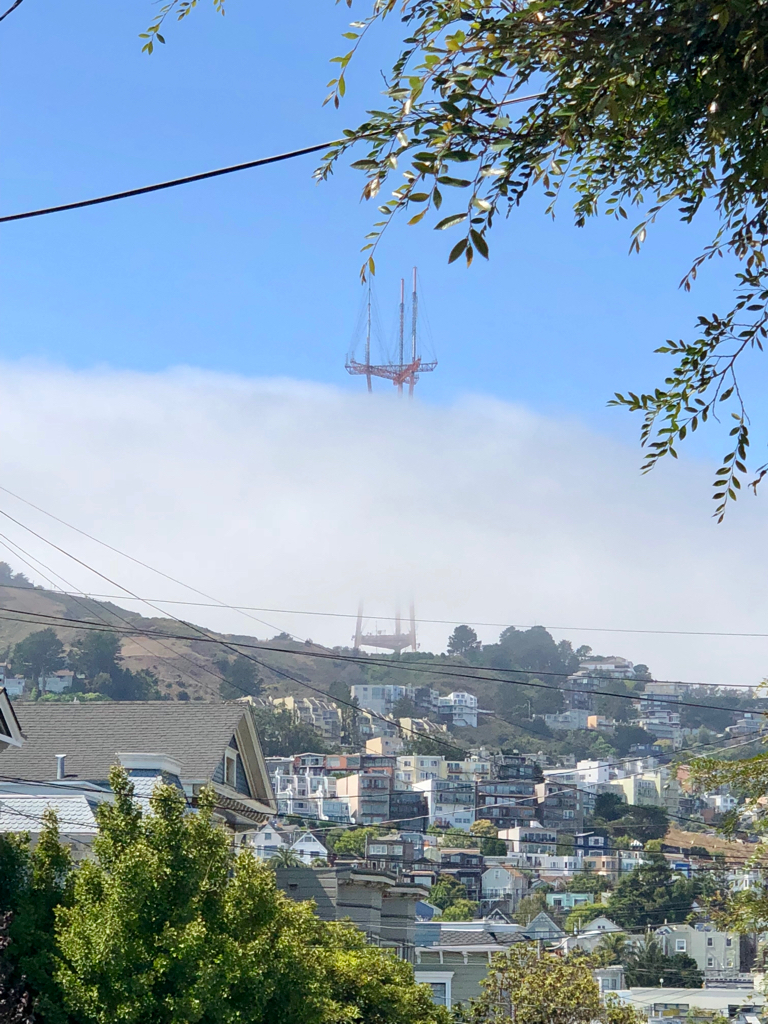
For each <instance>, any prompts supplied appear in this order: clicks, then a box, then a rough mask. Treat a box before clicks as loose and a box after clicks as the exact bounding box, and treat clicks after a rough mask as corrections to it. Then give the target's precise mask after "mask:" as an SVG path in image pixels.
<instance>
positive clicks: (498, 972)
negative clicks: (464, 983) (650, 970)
mask: <svg viewBox="0 0 768 1024" xmlns="http://www.w3.org/2000/svg"><path fill="white" fill-rule="evenodd" d="M592 967H593V962H592V960H590V958H588V957H585V956H583V955H571V956H565V957H563V956H555V955H553V954H552V953H544V954H543V955H542V954H541V953H540V952H539V950H538V949H537V947H536V945H535V944H534V943H519V944H517V945H514V946H512V947H511V948H510V950H509V951H508V952H507V953H497V954H496V955H495V956H494V958H493V961H492V964H491V969H490V970H489V972H488V976H487V977H486V978H485V979H484V980H483V981H482V982H481V986H482V995H481V996H480V998H479V999H476V1000H472V1001H471V1003H470V1006H469V1008H468V1011H467V1012H466V1014H465V1015H464V1016H463V1020H464V1021H465V1022H467V1024H542V1022H545V1021H546V1022H547V1024H597V1022H601V1024H640V1018H639V1017H638V1015H637V1013H636V1011H635V1010H633V1009H632V1008H630V1007H628V1006H623V1005H620V1004H618V1003H614V1002H612V1001H610V1000H606V1001H605V1002H603V1000H602V999H601V998H600V990H599V987H598V984H597V982H596V981H595V979H594V978H593V977H592Z"/></svg>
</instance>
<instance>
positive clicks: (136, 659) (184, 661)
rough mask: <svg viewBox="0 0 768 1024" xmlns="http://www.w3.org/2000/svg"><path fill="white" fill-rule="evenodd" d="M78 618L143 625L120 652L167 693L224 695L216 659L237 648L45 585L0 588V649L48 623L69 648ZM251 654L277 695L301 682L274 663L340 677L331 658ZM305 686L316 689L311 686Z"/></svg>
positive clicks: (243, 638) (303, 676)
mask: <svg viewBox="0 0 768 1024" xmlns="http://www.w3.org/2000/svg"><path fill="white" fill-rule="evenodd" d="M62 619H66V620H74V621H73V622H72V623H71V624H69V623H66V624H65V623H62V622H61V620H62ZM77 622H83V623H88V622H90V623H94V622H99V623H104V626H105V628H107V627H112V628H114V629H115V631H116V632H118V633H119V632H121V631H122V630H125V629H129V628H130V629H137V630H141V634H140V635H138V636H135V637H133V636H131V637H123V638H121V644H120V653H121V657H122V664H123V665H124V666H125V667H126V668H128V669H130V670H131V671H134V672H137V671H139V670H141V669H149V670H151V671H152V672H154V673H155V675H156V676H157V677H158V679H159V680H160V690H161V693H163V695H164V696H168V697H170V698H172V699H174V698H178V697H179V694H180V693H183V692H184V691H186V693H187V694H188V696H189V698H190V699H198V700H200V699H202V700H214V699H218V697H219V685H220V683H221V673H220V671H219V669H218V668H217V665H216V662H217V661H218V660H219V659H221V658H222V657H227V656H231V652H229V651H227V649H226V648H225V647H224V646H220V645H218V644H214V643H210V642H207V641H204V640H200V639H198V640H195V636H196V631H195V630H194V628H192V627H191V626H185V625H182V624H180V623H179V622H177V621H175V620H173V619H166V618H161V617H152V618H149V617H146V616H143V615H140V614H138V613H136V612H134V611H130V610H126V609H124V608H120V607H118V606H117V605H116V604H113V603H111V602H105V601H96V600H91V599H88V598H81V597H78V598H74V597H70V596H67V595H63V594H59V593H55V592H53V591H49V590H44V589H42V588H31V587H30V588H25V587H18V586H15V587H1V588H0V652H3V651H7V650H8V649H9V648H12V647H13V646H14V645H15V644H17V643H18V642H19V641H20V640H23V639H24V638H25V637H27V636H28V635H29V634H30V633H34V632H36V631H37V630H40V629H43V628H46V627H51V628H53V629H54V630H55V632H56V634H57V636H58V637H59V639H60V640H61V641H62V643H64V645H65V647H66V648H67V649H69V648H70V647H71V646H72V644H73V643H74V642H75V640H76V639H77V637H78V636H81V635H82V634H83V632H84V630H83V629H82V628H78V627H77V625H76V623H77ZM201 628H202V627H201ZM205 632H206V633H207V634H208V635H209V636H211V637H215V638H216V639H219V640H222V641H224V642H225V643H238V642H240V643H246V644H255V643H265V641H264V640H263V638H262V639H259V638H257V637H253V636H248V635H225V634H221V633H214V632H212V631H209V630H207V629H206V630H205ZM153 633H173V634H176V635H178V634H184V633H186V634H187V635H188V637H187V638H184V639H170V638H165V637H164V638H158V637H155V636H152V634H153ZM275 646H280V647H283V648H285V647H291V646H295V647H296V648H297V649H299V648H301V647H302V646H303V645H300V644H293V643H292V642H290V641H285V640H284V639H281V640H280V641H279V644H275ZM321 650H322V649H321ZM249 653H251V654H252V656H253V657H256V658H258V659H259V661H260V662H261V661H263V662H264V667H260V668H259V674H260V675H261V676H262V677H263V679H264V683H265V686H266V689H267V690H268V691H269V692H272V693H274V694H275V695H278V694H282V693H290V692H298V690H299V687H298V686H297V684H296V683H293V682H291V681H288V680H285V679H283V678H282V677H280V676H279V675H277V674H276V673H274V672H272V671H271V670H270V666H275V667H279V668H280V669H281V670H282V671H284V672H286V673H288V674H290V675H294V676H296V678H297V679H300V680H302V681H310V677H311V681H312V685H318V686H320V687H322V688H323V689H326V688H327V686H328V685H329V684H330V683H331V682H332V681H333V680H334V679H338V677H339V672H338V671H335V670H334V669H333V668H332V665H331V663H323V662H321V663H320V664H319V665H318V664H316V663H314V662H313V663H311V665H310V664H308V659H306V658H299V657H294V656H291V655H290V654H284V653H282V652H280V653H271V652H266V653H263V652H261V651H253V652H249ZM308 670H309V671H308ZM353 672H354V668H353ZM301 689H304V692H310V691H308V690H306V688H301Z"/></svg>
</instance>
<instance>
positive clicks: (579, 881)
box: [565, 871, 611, 896]
mask: <svg viewBox="0 0 768 1024" xmlns="http://www.w3.org/2000/svg"><path fill="white" fill-rule="evenodd" d="M610 888H611V883H610V882H609V881H608V879H607V878H605V876H604V875H598V874H597V872H595V871H579V872H578V873H577V874H575V875H573V876H572V877H571V878H569V879H568V881H567V882H566V883H565V891H566V892H591V893H593V894H594V895H595V896H597V895H598V894H599V893H601V892H607V891H608V890H609V889H610Z"/></svg>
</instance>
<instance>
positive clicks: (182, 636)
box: [0, 509, 762, 724]
mask: <svg viewBox="0 0 768 1024" xmlns="http://www.w3.org/2000/svg"><path fill="white" fill-rule="evenodd" d="M0 515H7V513H5V512H3V511H2V509H0ZM9 518H10V517H9ZM13 521H14V522H16V523H18V520H13ZM19 525H22V526H23V524H19ZM24 529H29V528H28V527H24ZM31 532H32V533H34V531H31ZM35 536H36V537H38V538H40V539H41V540H44V541H45V538H44V537H41V535H40V534H37V533H35ZM45 542H46V543H48V544H52V542H51V541H45ZM52 546H53V547H55V548H56V549H57V550H58V551H61V552H62V553H63V554H68V552H66V551H64V549H63V548H59V547H58V545H55V544H53V545H52ZM69 557H70V558H73V559H74V560H75V561H77V562H79V564H80V565H83V566H86V563H84V562H82V561H81V560H80V559H78V558H76V557H75V556H74V555H69ZM86 568H90V566H86ZM91 571H92V572H96V573H97V574H98V575H100V573H98V570H96V569H91ZM117 585H118V586H119V584H117ZM133 596H134V597H135V599H136V600H138V601H143V602H145V603H148V604H149V603H150V602H149V601H148V600H147V599H146V598H140V597H138V596H137V595H133ZM150 606H151V607H154V606H153V605H150ZM13 610H14V609H0V617H5V618H6V619H8V620H9V621H25V620H23V619H19V618H17V617H16V616H13V615H7V614H6V612H7V611H13ZM155 610H156V611H158V612H159V613H160V614H161V615H162V616H163V617H164V618H172V619H173V620H174V621H175V622H178V623H179V624H180V625H182V626H185V627H187V628H188V629H190V630H192V631H194V632H195V633H197V634H198V635H197V636H191V635H190V634H189V633H170V632H159V631H156V630H145V629H141V628H140V627H138V626H133V627H131V629H130V630H121V629H119V628H118V627H115V631H117V632H126V633H132V634H135V635H137V636H146V637H164V638H166V639H170V640H191V641H194V642H195V643H212V644H218V645H220V646H222V647H226V648H227V649H228V650H230V651H232V652H233V653H234V654H242V651H243V650H258V651H264V652H265V653H267V654H269V653H270V652H271V653H274V654H288V655H295V656H296V657H302V658H320V659H322V660H326V661H339V662H348V663H351V664H356V665H363V666H374V667H386V668H393V669H396V670H400V671H405V672H410V673H421V674H428V675H437V676H442V677H443V678H444V679H467V680H470V681H472V682H475V683H506V684H509V685H513V686H526V687H531V688H533V689H544V690H557V691H558V692H560V693H580V694H585V693H586V694H590V695H592V696H595V697H617V698H619V699H621V700H631V701H638V702H640V703H650V704H664V705H669V706H671V707H674V708H678V707H688V708H705V709H708V710H712V711H727V712H729V713H731V714H736V713H737V712H738V710H739V709H738V708H733V707H726V706H725V705H722V704H706V703H702V702H701V701H690V700H675V699H672V698H670V697H669V696H664V695H660V696H656V697H654V696H650V695H648V694H644V693H616V692H614V691H612V690H587V689H584V688H579V687H569V686H558V685H557V684H554V683H543V682H541V681H540V680H539V678H538V677H539V676H542V675H546V676H559V677H565V678H570V674H569V673H567V672H552V671H542V670H540V669H518V668H510V669H504V668H484V667H483V666H477V667H476V668H475V669H474V673H473V672H472V671H471V669H472V666H464V668H463V670H459V669H457V667H456V666H453V665H446V666H434V667H432V666H428V665H423V664H419V663H415V662H403V661H395V660H387V659H383V658H374V657H367V656H366V657H357V656H355V655H351V654H343V653H341V652H334V651H328V650H317V649H314V650H302V649H301V648H291V647H276V646H274V644H271V643H245V642H244V641H239V640H232V641H228V640H224V639H221V638H220V637H217V636H214V635H213V634H211V633H208V632H207V631H206V630H204V629H202V628H201V627H199V626H196V625H194V623H190V622H186V621H185V620H183V619H179V618H178V617H177V616H174V615H170V614H169V613H165V612H163V610H162V609H160V608H155ZM17 614H18V615H26V616H31V617H33V618H34V619H41V620H46V622H49V623H50V622H53V623H65V624H67V627H68V628H71V629H79V628H84V629H89V628H97V629H98V628H104V627H103V626H102V624H101V623H98V622H93V621H89V620H87V619H85V620H84V619H72V618H68V617H66V616H59V615H54V614H52V613H48V612H32V611H22V610H19V611H18V613H17ZM108 628H111V627H108ZM243 657H246V655H243ZM259 664H263V667H264V668H266V669H268V670H269V671H270V672H277V671H278V670H277V669H276V668H275V667H274V666H272V665H269V664H266V663H262V662H259ZM479 672H484V673H496V674H490V675H489V674H486V675H478V674H476V673H479ZM502 672H503V673H508V674H511V675H528V676H533V679H510V678H507V677H506V675H505V676H500V675H498V673H502ZM295 681H296V682H299V683H300V684H301V685H302V686H304V685H307V684H305V683H304V682H303V681H302V680H295ZM604 681H605V682H609V681H610V680H609V679H607V678H606V679H605V680H604ZM647 681H648V682H656V683H660V682H670V680H662V679H653V680H647ZM674 681H675V682H682V681H681V680H674ZM683 685H686V686H713V685H716V684H712V683H693V682H684V683H683ZM318 692H321V693H322V695H323V696H324V697H326V698H328V693H327V692H326V691H324V690H323V691H318ZM333 699H334V700H336V701H337V702H341V703H344V702H343V701H340V699H339V698H336V697H334V698H333ZM350 706H354V707H355V708H356V709H357V710H359V711H368V713H369V714H373V712H371V711H369V710H368V709H366V708H362V707H360V706H359V705H350ZM760 713H762V712H760ZM374 717H377V716H375V715H374ZM378 717H382V716H378ZM488 717H497V716H493V715H489V716H488ZM384 720H385V721H387V722H389V721H390V719H388V718H385V719H384ZM507 724H510V723H507Z"/></svg>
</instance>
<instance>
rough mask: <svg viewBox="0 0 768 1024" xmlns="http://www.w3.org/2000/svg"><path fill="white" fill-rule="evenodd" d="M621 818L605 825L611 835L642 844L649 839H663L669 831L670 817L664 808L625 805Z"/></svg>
mask: <svg viewBox="0 0 768 1024" xmlns="http://www.w3.org/2000/svg"><path fill="white" fill-rule="evenodd" d="M624 807H625V810H624V813H623V814H622V816H621V817H620V818H617V819H614V820H613V821H608V822H606V823H605V824H604V828H605V830H606V831H607V832H608V834H609V835H611V836H615V837H617V838H618V837H621V838H623V837H626V838H628V839H637V840H638V841H639V842H641V843H646V842H648V840H649V839H663V838H664V836H665V835H666V834H667V832H668V830H669V815H668V814H667V812H666V811H665V810H664V808H663V807H646V806H644V805H640V804H629V805H626V804H625V805H624Z"/></svg>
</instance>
